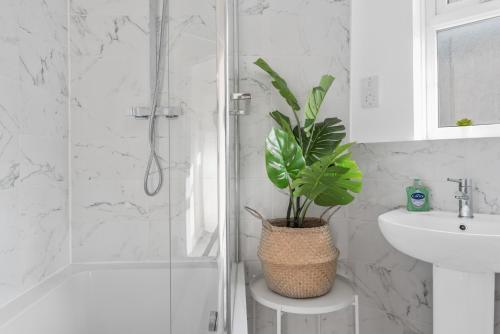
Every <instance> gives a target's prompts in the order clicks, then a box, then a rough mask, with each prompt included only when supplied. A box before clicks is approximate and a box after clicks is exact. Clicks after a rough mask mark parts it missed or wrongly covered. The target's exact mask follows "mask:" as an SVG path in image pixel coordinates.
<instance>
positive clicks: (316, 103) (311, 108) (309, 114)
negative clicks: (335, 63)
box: [304, 75, 335, 136]
mask: <svg viewBox="0 0 500 334" xmlns="http://www.w3.org/2000/svg"><path fill="white" fill-rule="evenodd" d="M334 80H335V78H334V77H333V76H331V75H324V76H323V77H322V78H321V81H320V83H319V86H317V87H314V88H313V90H312V91H311V94H309V98H308V99H307V103H306V107H305V110H304V114H305V117H306V119H305V126H304V130H305V132H306V135H307V136H310V135H311V132H312V129H313V127H314V122H316V118H317V117H318V114H319V110H320V108H321V105H322V104H323V100H324V99H325V96H326V94H327V93H328V90H329V89H330V87H331V86H332V84H333V81H334Z"/></svg>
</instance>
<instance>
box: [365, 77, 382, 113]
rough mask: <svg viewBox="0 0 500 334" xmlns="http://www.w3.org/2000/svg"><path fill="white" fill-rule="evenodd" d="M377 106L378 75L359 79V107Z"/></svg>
mask: <svg viewBox="0 0 500 334" xmlns="http://www.w3.org/2000/svg"><path fill="white" fill-rule="evenodd" d="M378 106H379V79H378V75H374V76H371V77H366V78H363V79H362V80H361V107H362V108H363V109H371V108H377V107H378Z"/></svg>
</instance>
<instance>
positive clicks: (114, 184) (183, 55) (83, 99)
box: [71, 0, 217, 262]
mask: <svg viewBox="0 0 500 334" xmlns="http://www.w3.org/2000/svg"><path fill="white" fill-rule="evenodd" d="M168 3H169V5H168V6H169V10H168V12H169V17H168V20H169V22H168V36H167V38H166V43H167V44H166V45H165V46H164V47H165V48H167V47H168V52H167V56H168V58H167V59H166V71H165V73H166V76H165V85H164V87H163V90H162V92H161V95H162V101H163V105H164V106H168V105H169V106H171V107H173V108H175V109H176V110H180V111H181V115H180V117H178V118H177V119H174V120H170V121H168V120H166V119H159V122H158V136H159V152H160V156H161V159H162V164H163V168H164V172H165V182H164V188H163V190H162V192H161V193H160V194H159V195H158V196H156V197H154V198H149V197H147V196H146V195H144V192H143V188H142V183H143V173H144V170H145V168H146V162H147V158H148V154H149V148H148V143H147V126H148V125H147V122H145V121H138V120H134V119H131V118H129V117H127V116H126V114H127V111H128V109H129V108H130V107H132V106H138V105H143V106H147V105H148V104H149V94H150V87H149V57H150V46H149V34H150V31H149V29H150V27H149V4H150V2H149V1H147V0H141V1H111V0H109V1H104V0H92V1H82V0H73V1H72V5H71V8H72V9H71V22H72V23H71V28H72V29H71V42H72V44H71V55H72V148H73V154H72V163H73V194H74V195H73V251H74V253H73V255H74V260H75V261H76V262H87V261H150V260H169V259H170V256H175V257H184V256H187V255H189V254H190V252H191V251H192V250H193V249H194V247H195V245H196V243H197V242H198V240H199V239H200V238H202V237H204V236H205V235H206V233H207V232H208V233H209V232H211V231H214V230H215V224H216V222H217V216H216V208H217V202H216V200H217V198H216V196H215V194H216V167H217V160H216V159H217V155H216V150H217V131H216V114H215V112H216V105H215V102H216V94H215V93H216V91H215V88H216V86H215V85H216V80H215V78H216V77H215V75H216V72H215V69H216V63H215V51H216V45H215V8H214V6H215V5H214V2H213V1H208V2H207V1H205V2H199V1H194V0H191V1H177V0H175V1H169V2H168ZM158 4H159V5H160V9H161V1H158ZM170 225H171V226H172V230H171V231H169V226H170ZM170 239H171V240H170ZM170 251H172V252H170Z"/></svg>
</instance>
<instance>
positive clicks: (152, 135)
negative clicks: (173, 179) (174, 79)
mask: <svg viewBox="0 0 500 334" xmlns="http://www.w3.org/2000/svg"><path fill="white" fill-rule="evenodd" d="M167 2H168V0H163V4H162V13H161V21H160V34H159V35H160V36H159V38H158V37H157V36H155V38H157V43H156V44H157V45H158V48H157V49H156V57H155V60H156V61H155V74H156V75H155V79H154V89H153V93H152V96H151V114H150V116H149V129H148V131H149V132H148V141H149V150H150V153H149V158H148V164H147V167H146V172H145V174H144V192H145V193H146V195H148V196H155V195H157V194H158V193H159V192H160V190H161V187H162V185H163V170H162V167H161V163H160V157H159V156H158V152H157V144H156V138H157V136H156V111H157V109H158V104H159V103H158V102H159V97H160V87H161V86H162V80H163V71H161V65H162V61H163V58H164V50H163V49H164V45H163V44H164V37H165V36H164V34H165V30H166V23H167V8H168V6H167ZM151 20H153V18H151ZM154 22H155V23H154V26H156V20H155V21H154ZM155 31H156V30H153V29H152V31H151V32H150V33H151V34H153V33H154V32H155ZM155 35H156V34H155ZM153 165H154V166H155V167H156V170H157V171H158V181H157V182H156V184H155V185H154V187H153V189H150V188H149V178H150V177H151V174H152V172H153V171H152V169H153Z"/></svg>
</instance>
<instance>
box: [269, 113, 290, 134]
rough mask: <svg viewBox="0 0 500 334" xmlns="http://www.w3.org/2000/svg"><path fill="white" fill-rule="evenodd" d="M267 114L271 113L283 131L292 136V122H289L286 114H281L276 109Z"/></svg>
mask: <svg viewBox="0 0 500 334" xmlns="http://www.w3.org/2000/svg"><path fill="white" fill-rule="evenodd" d="M269 115H271V117H272V118H273V119H274V120H275V121H276V123H278V125H279V126H280V127H281V129H282V130H283V131H286V132H287V133H288V134H289V135H291V136H292V137H293V136H294V135H293V132H292V123H291V122H290V118H289V117H288V116H286V115H284V114H282V113H281V112H279V111H277V110H276V111H273V112H270V113H269Z"/></svg>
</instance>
